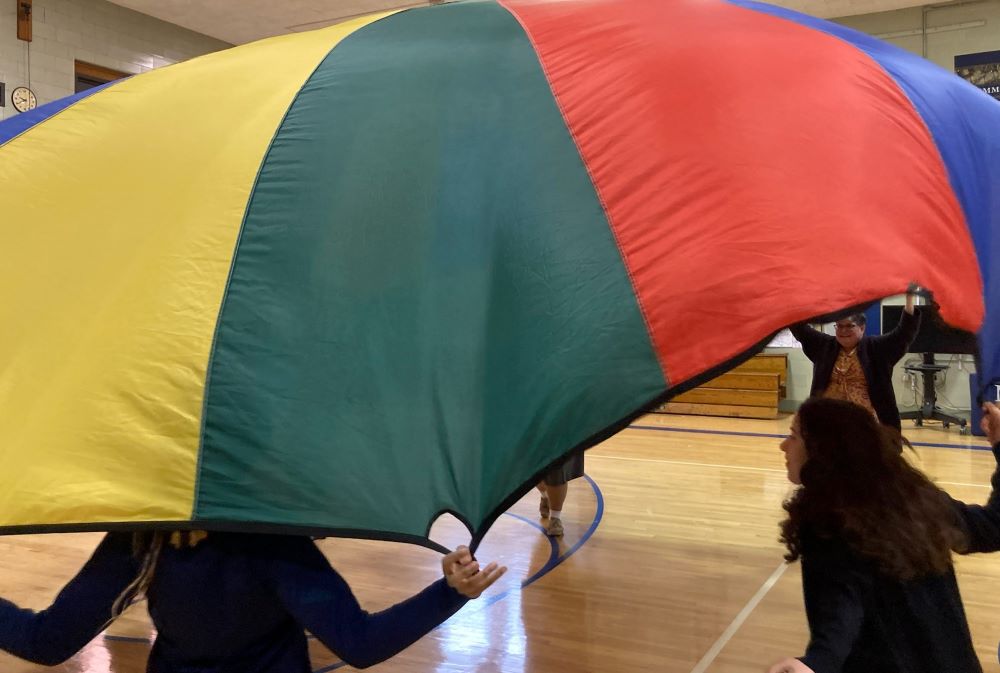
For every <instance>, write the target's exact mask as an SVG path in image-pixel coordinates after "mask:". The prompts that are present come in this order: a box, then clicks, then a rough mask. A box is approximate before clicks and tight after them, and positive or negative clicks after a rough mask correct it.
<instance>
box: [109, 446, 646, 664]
mask: <svg viewBox="0 0 1000 673" xmlns="http://www.w3.org/2000/svg"><path fill="white" fill-rule="evenodd" d="M632 427H636V426H632ZM583 478H584V479H586V480H587V482H588V483H589V484H590V488H591V489H592V490H593V491H594V498H595V499H596V501H597V507H596V508H595V510H594V520H593V521H591V522H590V527H589V528H587V531H586V532H585V533H584V534H583V535H582V536H580V539H579V540H577V541H576V544H574V545H573V546H572V547H570V548H569V549H567V550H566V552H565V553H563V554H560V553H559V541H558V539H557V538H554V537H548V536H546V538H547V539H548V541H549V545H550V551H549V558H548V560H547V561H546V562H545V565H543V566H542V567H541V569H539V570H538V571H537V572H536V573H535V574H534V575H532V576H531V577H529V578H527V579H525V580H523V581H522V582H521V584H520V585H519V586H518V587H517V588H516V589H508V590H507V591H504V592H502V593H499V594H497V595H496V596H493V597H491V598H490V599H488V600H485V601H482V602H478V603H476V606H477V609H476V612H479V611H481V610H485V609H487V608H489V607H490V606H491V605H495V604H497V603H499V602H500V601H502V600H503V599H505V598H507V597H508V596H510V595H511V594H512V593H514V591H520V590H522V589H524V588H525V587H527V586H530V585H532V584H534V583H535V582H537V581H538V580H540V579H542V578H543V577H544V576H545V575H547V574H549V573H550V572H552V571H553V570H554V569H555V568H557V567H558V566H559V565H560V564H561V563H562V562H563V561H565V560H566V559H568V558H569V557H570V556H572V555H573V554H575V553H576V552H577V551H579V549H580V547H582V546H583V545H584V544H586V542H587V541H588V540H589V539H590V538H591V537H593V535H594V533H595V532H596V531H597V527H598V526H600V525H601V520H602V519H603V518H604V494H603V493H601V489H600V487H599V486H598V485H597V482H596V481H594V480H593V479H591V478H590V475H587V474H585V475H583ZM504 514H505V515H507V516H509V517H511V518H513V519H517V520H518V521H521V522H523V523H526V524H528V525H530V526H531V527H533V528H536V529H538V531H539V532H541V534H542V535H545V527H544V526H542V525H541V524H539V523H538V522H537V521H533V520H532V519H529V518H528V517H526V516H521V515H520V514H514V513H513V512H504ZM441 626H442V624H439V625H438V626H436V627H435V628H434V629H431V630H432V631H436V630H437V629H439V628H441ZM309 638H310V639H312V638H315V636H313V635H311V634H310V635H309ZM104 639H105V640H110V641H112V642H120V643H145V644H146V645H151V644H152V641H151V640H150V639H149V638H135V637H132V636H113V635H109V634H107V633H105V634H104ZM346 665H347V664H346V663H345V662H343V661H338V662H336V663H334V664H330V665H328V666H324V667H323V668H317V669H316V670H314V671H313V673H330V671H335V670H337V669H338V668H343V667H344V666H346Z"/></svg>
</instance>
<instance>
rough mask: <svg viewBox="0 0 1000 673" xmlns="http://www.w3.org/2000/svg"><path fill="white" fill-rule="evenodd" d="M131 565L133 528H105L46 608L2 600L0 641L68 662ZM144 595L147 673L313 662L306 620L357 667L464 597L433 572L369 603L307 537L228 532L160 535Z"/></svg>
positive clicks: (277, 671)
mask: <svg viewBox="0 0 1000 673" xmlns="http://www.w3.org/2000/svg"><path fill="white" fill-rule="evenodd" d="M138 571H139V562H138V561H137V560H136V559H135V558H134V557H133V554H132V535H131V534H129V533H111V534H108V535H107V536H106V537H105V538H104V540H103V541H102V542H101V544H100V546H98V548H97V550H96V551H95V552H94V555H93V556H92V557H91V558H90V560H89V561H88V562H87V563H86V565H85V566H84V567H83V569H82V570H81V571H80V572H79V573H78V574H77V576H76V577H74V578H73V579H72V580H71V581H70V582H69V584H67V585H66V587H65V588H63V590H62V591H61V592H60V593H59V595H58V596H57V597H56V599H55V602H54V603H53V604H52V605H51V606H50V607H49V608H48V609H46V610H43V611H42V612H37V613H36V612H34V611H31V610H24V609H21V608H18V607H17V606H16V605H14V604H13V603H11V602H9V601H6V600H3V599H0V648H3V649H4V650H6V651H8V652H10V653H11V654H13V655H15V656H18V657H21V658H23V659H27V660H29V661H33V662H36V663H41V664H46V665H54V664H57V663H59V662H61V661H64V660H65V659H67V658H69V657H71V656H72V655H73V654H75V653H76V652H77V651H79V650H80V649H81V648H82V647H83V646H84V645H86V644H87V643H88V642H89V641H90V640H91V639H93V638H94V636H96V635H97V634H98V633H100V632H101V631H102V630H103V629H104V628H105V627H106V626H107V624H108V622H109V620H110V619H111V608H112V604H113V603H114V601H115V599H116V598H117V597H118V595H119V594H120V593H121V592H122V591H123V590H125V588H126V587H127V586H128V585H129V584H130V583H131V582H132V580H133V579H135V577H136V576H137V574H138ZM148 594H149V606H148V607H149V613H150V616H151V617H152V620H153V624H154V625H155V626H156V629H157V637H156V641H155V642H154V644H153V649H152V652H151V653H150V657H149V663H148V667H147V671H149V673H309V672H310V671H311V667H310V662H309V655H308V651H307V644H306V637H305V634H304V633H303V629H308V630H309V631H310V632H311V633H313V634H314V635H315V636H316V637H317V638H318V639H319V640H320V641H322V642H323V644H325V645H326V646H327V647H329V648H330V650H332V651H333V652H334V653H335V654H336V655H337V656H339V657H340V658H341V659H343V660H344V661H346V662H347V663H348V664H350V665H352V666H355V667H357V668H363V667H366V666H371V665H373V664H376V663H378V662H380V661H383V660H385V659H388V658H389V657H391V656H393V655H394V654H396V653H398V652H400V651H401V650H403V649H404V648H406V647H407V646H409V645H410V644H412V643H413V642H415V641H416V640H417V639H419V638H420V637H421V636H423V635H424V634H426V633H427V632H428V631H430V630H431V629H433V628H434V627H435V626H437V625H438V624H440V623H441V622H443V621H444V620H446V619H447V618H448V617H450V616H451V615H453V614H454V613H455V612H457V611H458V610H459V608H461V607H462V605H464V604H465V602H466V600H467V599H466V598H465V597H463V596H462V595H460V594H459V593H458V592H456V591H455V590H454V589H452V588H451V587H449V586H448V584H447V583H446V582H445V580H444V579H441V580H438V581H437V582H435V583H433V584H431V585H430V586H428V587H427V588H426V589H424V590H423V591H421V592H420V593H418V594H417V595H415V596H413V597H412V598H410V599H408V600H406V601H404V602H402V603H399V604H398V605H395V606H393V607H391V608H389V609H387V610H384V611H382V612H378V613H374V614H371V613H368V612H365V611H364V610H362V608H361V606H360V605H359V604H358V601H357V599H355V597H354V594H353V593H352V592H351V589H350V587H349V586H348V585H347V583H346V582H345V581H344V579H343V578H342V577H341V576H340V575H339V574H338V573H337V572H336V571H335V570H334V569H333V568H332V567H331V566H330V564H329V562H327V560H326V557H324V556H323V554H322V552H320V550H319V549H318V548H317V547H316V545H315V543H313V541H312V540H311V539H309V538H306V537H295V536H280V535H255V534H233V533H212V534H210V535H209V536H208V538H206V539H205V540H203V541H202V542H201V543H199V544H198V545H197V546H196V547H194V548H185V549H175V548H173V547H171V546H170V545H165V546H164V548H163V552H162V555H161V557H160V560H159V563H158V565H157V569H156V574H155V575H154V578H153V583H152V585H151V586H150V588H149V591H148Z"/></svg>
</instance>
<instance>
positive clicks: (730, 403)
mask: <svg viewBox="0 0 1000 673" xmlns="http://www.w3.org/2000/svg"><path fill="white" fill-rule="evenodd" d="M787 378H788V357H787V356H786V355H785V354H784V353H760V354H758V355H755V356H754V357H752V358H750V359H749V360H747V361H746V362H744V363H743V364H741V365H739V366H737V367H735V368H733V369H730V370H729V371H728V372H726V373H725V374H722V375H721V376H718V377H716V378H714V379H712V380H711V381H708V382H707V383H704V384H702V385H700V386H698V387H697V388H694V389H692V390H689V391H688V392H686V393H682V394H680V395H678V396H677V397H675V398H673V399H672V400H670V401H669V402H667V403H666V404H663V405H661V406H660V407H659V408H657V409H655V410H654V411H655V412H656V413H663V414H695V415H699V416H730V417H737V418H777V417H778V403H779V402H780V401H781V400H783V399H784V398H785V386H786V382H787Z"/></svg>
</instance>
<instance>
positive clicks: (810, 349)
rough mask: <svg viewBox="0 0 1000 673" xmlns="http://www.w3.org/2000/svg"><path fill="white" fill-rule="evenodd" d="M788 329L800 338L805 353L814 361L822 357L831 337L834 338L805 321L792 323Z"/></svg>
mask: <svg viewBox="0 0 1000 673" xmlns="http://www.w3.org/2000/svg"><path fill="white" fill-rule="evenodd" d="M788 330H789V331H790V332H791V333H792V336H793V337H795V338H796V339H798V341H799V343H800V344H802V353H803V355H805V356H806V357H807V358H809V359H810V360H812V361H813V362H815V361H816V359H817V358H819V357H820V355H821V354H822V352H823V347H824V346H825V345H826V343H827V342H828V341H829V340H830V339H832V338H833V337H832V336H830V335H829V334H823V333H822V332H820V331H819V330H816V329H813V328H812V327H810V326H809V325H808V324H806V323H804V322H800V323H799V324H797V325H792V326H791V327H789V328H788Z"/></svg>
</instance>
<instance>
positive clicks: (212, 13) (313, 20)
mask: <svg viewBox="0 0 1000 673" xmlns="http://www.w3.org/2000/svg"><path fill="white" fill-rule="evenodd" d="M440 1H441V0H279V1H277V2H276V1H275V0H212V1H211V2H205V1H204V0H111V2H113V3H114V4H116V5H120V6H122V7H128V8H129V9H134V10H135V11H137V12H141V13H143V14H148V15H149V16H154V17H156V18H158V19H162V20H163V21H168V22H170V23H173V24H176V25H178V26H183V27H185V28H188V29H190V30H193V31H195V32H198V33H202V34H204V35H209V36H211V37H214V38H217V39H219V40H223V41H224V42H229V43H230V44H243V43H244V42H252V41H253V40H259V39H261V38H264V37H270V36H272V35H280V34H282V33H292V32H299V31H304V30H312V29H314V28H322V27H323V26H328V25H331V24H334V23H338V22H340V21H343V20H344V19H348V18H351V17H354V16H361V15H364V14H371V13H373V12H380V11H385V10H390V9H406V8H409V7H422V6H426V5H429V4H438V3H439V2H440ZM667 1H669V0H664V2H667ZM772 2H773V4H776V5H781V6H784V7H789V8H791V9H796V10H799V11H801V12H805V13H806V14H812V15H814V16H819V17H823V18H831V17H840V16H850V15H854V14H870V13H872V12H885V11H889V10H893V9H901V8H903V7H914V6H919V5H922V4H925V3H924V2H920V1H919V0H772Z"/></svg>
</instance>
